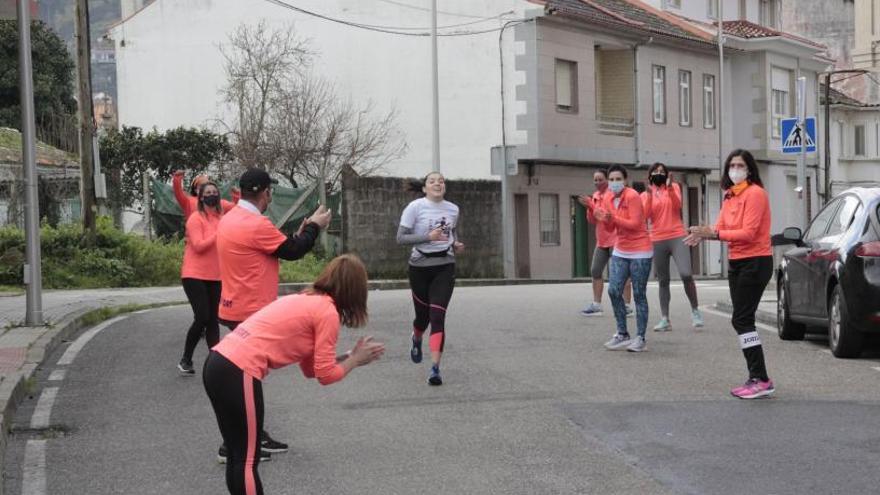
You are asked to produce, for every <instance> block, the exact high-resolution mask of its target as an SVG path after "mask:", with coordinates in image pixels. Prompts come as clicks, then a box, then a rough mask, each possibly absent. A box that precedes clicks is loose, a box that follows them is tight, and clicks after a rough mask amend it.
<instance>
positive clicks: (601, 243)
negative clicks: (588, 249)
mask: <svg viewBox="0 0 880 495" xmlns="http://www.w3.org/2000/svg"><path fill="white" fill-rule="evenodd" d="M610 194H611V191H609V190H608V189H607V188H606V189H605V191H604V192H601V191H596V192H594V193H593V195H592V196H591V198H592V200H593V207H599V208H601V207H602V204H603V203H604V201H605V196H608V195H610ZM587 221H588V222H590V223H592V224H595V225H596V247H600V248H611V247H614V243H615V241H617V234H616V233H615V232H614V225H612V224H611V223H610V222H599V221H597V220H596V216H595V215H593V210H592V209H590V208H587Z"/></svg>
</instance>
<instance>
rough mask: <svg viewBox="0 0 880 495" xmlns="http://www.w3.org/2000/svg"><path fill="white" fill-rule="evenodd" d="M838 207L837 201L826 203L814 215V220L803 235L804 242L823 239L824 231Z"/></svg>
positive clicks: (838, 201)
mask: <svg viewBox="0 0 880 495" xmlns="http://www.w3.org/2000/svg"><path fill="white" fill-rule="evenodd" d="M838 206H840V200H839V199H837V200H834V201H832V202H830V203H828V205H827V206H825V208H824V209H822V211H820V212H819V214H818V215H816V218H814V219H813V221H812V222H810V226H809V227H808V228H807V232H806V233H805V234H804V241H815V240H816V239H820V238H822V237H825V230H827V228H828V224H829V223H830V222H831V219H832V218H834V213H836V212H837V207H838Z"/></svg>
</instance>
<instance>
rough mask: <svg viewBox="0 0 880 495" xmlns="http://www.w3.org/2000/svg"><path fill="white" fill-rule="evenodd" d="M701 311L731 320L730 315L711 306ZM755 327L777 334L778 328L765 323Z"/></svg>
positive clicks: (757, 323)
mask: <svg viewBox="0 0 880 495" xmlns="http://www.w3.org/2000/svg"><path fill="white" fill-rule="evenodd" d="M700 310H701V311H702V312H704V313H709V314H713V315H715V316H721V317H724V318H730V314H729V313H723V312H721V311H718V310H716V309H714V308H712V307H711V306H703V307H701V308H700ZM755 326H756V327H757V328H760V329H761V330H764V331H765V332H769V333H774V334H775V333H776V327H771V326H770V325H766V324H764V323H760V322H757V321H756V322H755Z"/></svg>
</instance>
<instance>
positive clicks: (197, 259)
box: [177, 182, 223, 376]
mask: <svg viewBox="0 0 880 495" xmlns="http://www.w3.org/2000/svg"><path fill="white" fill-rule="evenodd" d="M196 199H197V208H198V213H196V214H195V215H190V217H189V219H188V220H187V221H186V247H185V248H184V250H183V266H182V267H181V269H180V278H181V281H182V283H183V291H184V293H186V298H187V299H188V300H189V305H190V306H192V311H193V322H192V325H190V327H189V331H187V332H186V343H185V345H184V347H183V357H182V358H181V359H180V362H179V363H178V364H177V369H178V370H179V371H180V373H181V374H183V375H187V376H192V375H194V374H195V369H194V368H193V363H192V357H193V352H195V350H196V345H197V344H198V343H199V339H201V338H202V334H204V335H205V342H206V343H207V344H208V349H210V348H211V347H213V346H214V345H215V344H217V342H218V341H219V340H220V326H219V322H218V320H217V311H218V310H219V307H220V259H219V257H218V255H217V224H218V223H220V217H221V216H222V215H223V210H222V209H221V207H220V190H219V189H217V185H216V184H214V183H213V182H204V183H202V185H201V186H200V187H199V192H198V197H197V198H196Z"/></svg>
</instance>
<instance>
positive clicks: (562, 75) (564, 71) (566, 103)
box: [556, 59, 577, 113]
mask: <svg viewBox="0 0 880 495" xmlns="http://www.w3.org/2000/svg"><path fill="white" fill-rule="evenodd" d="M556 110H558V111H560V112H569V113H575V112H577V62H572V61H570V60H560V59H556Z"/></svg>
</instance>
